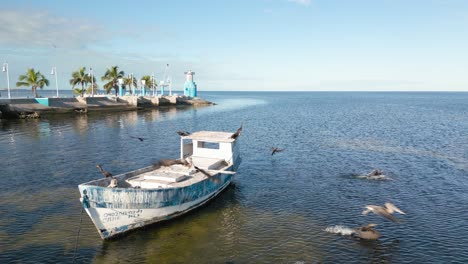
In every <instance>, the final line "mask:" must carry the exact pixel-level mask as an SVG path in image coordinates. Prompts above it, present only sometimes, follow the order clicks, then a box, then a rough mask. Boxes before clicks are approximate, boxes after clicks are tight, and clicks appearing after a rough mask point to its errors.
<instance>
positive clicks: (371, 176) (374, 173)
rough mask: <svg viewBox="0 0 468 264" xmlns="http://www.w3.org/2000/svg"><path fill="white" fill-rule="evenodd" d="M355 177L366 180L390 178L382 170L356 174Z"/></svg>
mask: <svg viewBox="0 0 468 264" xmlns="http://www.w3.org/2000/svg"><path fill="white" fill-rule="evenodd" d="M356 178H359V179H367V180H381V181H384V180H392V179H391V178H389V177H387V176H385V175H384V174H383V171H382V170H373V171H371V172H370V173H368V174H366V175H359V176H356Z"/></svg>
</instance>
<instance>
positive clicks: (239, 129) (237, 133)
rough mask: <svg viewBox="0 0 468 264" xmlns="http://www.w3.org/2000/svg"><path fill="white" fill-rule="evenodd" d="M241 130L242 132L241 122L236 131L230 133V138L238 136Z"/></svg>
mask: <svg viewBox="0 0 468 264" xmlns="http://www.w3.org/2000/svg"><path fill="white" fill-rule="evenodd" d="M241 132H242V124H241V126H240V127H239V128H238V129H237V131H236V132H235V133H234V134H232V135H231V138H232V139H236V138H237V137H238V136H240V134H241Z"/></svg>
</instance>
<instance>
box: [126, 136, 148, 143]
mask: <svg viewBox="0 0 468 264" xmlns="http://www.w3.org/2000/svg"><path fill="white" fill-rule="evenodd" d="M130 137H131V138H136V139H138V140H140V141H141V142H143V141H144V140H145V139H146V138H142V137H136V136H130Z"/></svg>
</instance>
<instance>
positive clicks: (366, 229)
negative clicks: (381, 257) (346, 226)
mask: <svg viewBox="0 0 468 264" xmlns="http://www.w3.org/2000/svg"><path fill="white" fill-rule="evenodd" d="M375 226H377V224H368V225H366V226H361V227H358V228H355V229H354V233H353V235H355V236H357V237H359V238H361V239H369V240H376V239H378V238H379V237H380V232H379V231H377V230H375V229H374V228H373V227H375Z"/></svg>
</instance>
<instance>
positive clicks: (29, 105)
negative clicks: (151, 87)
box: [0, 95, 215, 119]
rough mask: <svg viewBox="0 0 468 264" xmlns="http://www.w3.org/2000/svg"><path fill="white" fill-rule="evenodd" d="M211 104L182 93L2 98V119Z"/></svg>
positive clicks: (0, 106)
mask: <svg viewBox="0 0 468 264" xmlns="http://www.w3.org/2000/svg"><path fill="white" fill-rule="evenodd" d="M208 105H215V103H212V102H210V101H207V100H204V99H201V98H198V97H187V96H183V95H182V96H181V95H173V96H154V97H153V96H132V95H126V96H93V97H58V98H57V97H50V98H15V99H0V119H27V118H39V117H41V116H45V115H55V114H70V113H72V114H73V113H74V114H86V113H88V112H98V111H99V112H114V111H134V110H142V109H152V108H158V107H167V106H208Z"/></svg>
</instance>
